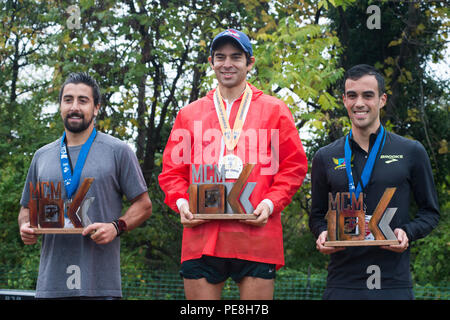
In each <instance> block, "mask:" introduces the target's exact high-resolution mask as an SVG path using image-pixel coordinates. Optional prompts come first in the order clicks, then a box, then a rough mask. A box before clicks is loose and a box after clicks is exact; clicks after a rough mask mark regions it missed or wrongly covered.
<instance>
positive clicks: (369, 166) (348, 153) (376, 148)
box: [344, 126, 386, 199]
mask: <svg viewBox="0 0 450 320" xmlns="http://www.w3.org/2000/svg"><path fill="white" fill-rule="evenodd" d="M351 137H352V131H351V130H350V133H349V134H348V135H347V136H346V137H345V147H344V148H345V170H346V171H347V177H348V191H349V192H350V199H353V197H352V196H353V193H355V195H356V199H358V197H359V194H360V193H361V191H362V190H363V189H364V188H365V187H366V186H367V183H368V182H369V180H370V177H371V175H372V170H373V167H374V166H375V161H376V159H377V156H378V153H379V152H380V151H381V150H382V149H383V146H384V143H385V141H386V133H385V130H384V128H383V126H381V128H380V132H379V133H378V135H377V138H376V140H375V143H374V145H373V146H372V149H371V150H370V153H369V157H368V159H367V162H366V164H365V166H364V169H363V172H362V174H361V181H360V182H359V183H358V185H357V186H356V187H355V183H354V181H353V174H352V168H351V158H352V149H351V148H350V141H349V139H350V138H351Z"/></svg>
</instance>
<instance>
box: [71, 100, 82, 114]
mask: <svg viewBox="0 0 450 320" xmlns="http://www.w3.org/2000/svg"><path fill="white" fill-rule="evenodd" d="M79 110H80V104H79V102H78V99H76V98H75V99H73V101H72V103H71V105H70V108H69V111H79Z"/></svg>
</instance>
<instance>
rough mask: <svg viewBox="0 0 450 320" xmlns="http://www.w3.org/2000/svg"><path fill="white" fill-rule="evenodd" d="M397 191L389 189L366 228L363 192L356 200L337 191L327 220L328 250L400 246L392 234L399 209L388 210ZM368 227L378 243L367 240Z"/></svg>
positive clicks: (345, 193) (348, 194)
mask: <svg viewBox="0 0 450 320" xmlns="http://www.w3.org/2000/svg"><path fill="white" fill-rule="evenodd" d="M395 190H396V188H387V189H386V190H385V192H384V194H383V196H382V197H381V199H380V201H379V202H378V205H377V207H376V208H375V211H374V212H373V215H372V217H371V218H370V220H369V223H368V225H366V217H365V213H364V201H363V199H364V195H363V193H362V192H361V193H360V195H359V198H358V199H356V196H355V194H354V193H353V194H351V195H350V193H349V192H337V193H336V195H335V197H333V195H332V194H331V193H329V194H328V212H327V214H326V216H325V219H326V220H327V230H328V239H327V240H328V241H326V242H325V246H326V247H347V246H383V245H395V244H399V241H398V240H397V237H396V236H395V234H394V232H393V231H392V229H391V227H390V226H389V223H390V222H391V220H392V218H393V216H394V214H395V212H396V211H397V208H388V207H387V206H388V204H389V202H390V201H391V198H392V196H393V195H394V193H395ZM366 227H368V229H369V230H370V232H371V233H372V235H373V237H374V238H375V240H368V239H365V237H366V231H369V230H366Z"/></svg>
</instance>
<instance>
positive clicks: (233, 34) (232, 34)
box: [209, 29, 253, 56]
mask: <svg viewBox="0 0 450 320" xmlns="http://www.w3.org/2000/svg"><path fill="white" fill-rule="evenodd" d="M223 38H230V39H232V40H234V41H235V42H236V43H238V44H239V46H240V47H241V48H242V50H244V51H245V52H247V53H249V54H250V56H253V49H252V44H251V43H250V39H249V38H248V37H247V35H246V34H245V33H243V32H241V31H237V30H235V29H227V30H225V31H222V32H221V33H219V34H218V35H217V36H216V37H215V38H214V40H213V42H212V43H211V48H210V51H209V52H210V54H211V55H212V52H213V50H215V49H216V48H215V47H216V44H217V43H218V40H220V39H223Z"/></svg>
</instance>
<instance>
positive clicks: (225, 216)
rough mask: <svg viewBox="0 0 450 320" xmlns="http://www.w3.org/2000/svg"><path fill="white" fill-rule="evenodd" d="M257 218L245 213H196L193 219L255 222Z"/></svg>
mask: <svg viewBox="0 0 450 320" xmlns="http://www.w3.org/2000/svg"><path fill="white" fill-rule="evenodd" d="M257 218H258V217H257V216H255V215H254V214H246V213H211V214H208V213H197V214H194V219H205V220H256V219H257Z"/></svg>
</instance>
